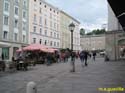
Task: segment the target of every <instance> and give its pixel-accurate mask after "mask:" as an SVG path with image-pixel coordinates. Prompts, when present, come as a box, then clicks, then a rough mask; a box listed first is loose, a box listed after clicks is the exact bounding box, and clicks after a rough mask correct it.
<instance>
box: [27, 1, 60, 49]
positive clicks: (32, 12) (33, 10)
mask: <svg viewBox="0 0 125 93" xmlns="http://www.w3.org/2000/svg"><path fill="white" fill-rule="evenodd" d="M29 31H30V34H29V43H30V44H34V43H37V44H43V45H46V46H48V47H52V48H60V11H59V9H58V8H56V7H54V6H52V5H50V4H48V3H47V2H45V0H30V3H29Z"/></svg>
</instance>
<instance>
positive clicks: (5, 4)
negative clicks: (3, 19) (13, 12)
mask: <svg viewBox="0 0 125 93" xmlns="http://www.w3.org/2000/svg"><path fill="white" fill-rule="evenodd" d="M4 11H7V12H9V3H8V2H5V3H4Z"/></svg>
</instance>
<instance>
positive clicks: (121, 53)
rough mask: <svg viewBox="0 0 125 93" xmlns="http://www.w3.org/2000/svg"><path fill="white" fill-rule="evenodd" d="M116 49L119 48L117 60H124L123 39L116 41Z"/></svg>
mask: <svg viewBox="0 0 125 93" xmlns="http://www.w3.org/2000/svg"><path fill="white" fill-rule="evenodd" d="M118 48H119V58H120V59H125V39H120V40H119V41H118Z"/></svg>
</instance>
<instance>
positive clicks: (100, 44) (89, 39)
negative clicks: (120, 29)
mask: <svg viewBox="0 0 125 93" xmlns="http://www.w3.org/2000/svg"><path fill="white" fill-rule="evenodd" d="M80 42H81V49H82V50H89V51H93V50H105V35H84V36H81V38H80Z"/></svg>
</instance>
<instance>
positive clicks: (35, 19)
mask: <svg viewBox="0 0 125 93" xmlns="http://www.w3.org/2000/svg"><path fill="white" fill-rule="evenodd" d="M36 22H37V20H36V15H35V14H34V23H36Z"/></svg>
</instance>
